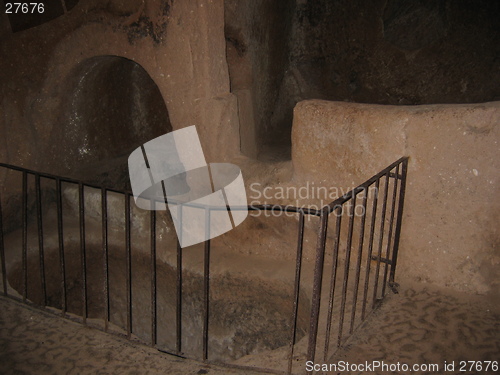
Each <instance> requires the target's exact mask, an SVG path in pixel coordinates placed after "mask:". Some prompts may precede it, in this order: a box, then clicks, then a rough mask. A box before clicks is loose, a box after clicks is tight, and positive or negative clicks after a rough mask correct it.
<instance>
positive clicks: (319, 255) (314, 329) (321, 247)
mask: <svg viewBox="0 0 500 375" xmlns="http://www.w3.org/2000/svg"><path fill="white" fill-rule="evenodd" d="M328 216H329V208H328V207H324V208H323V209H322V210H321V219H320V225H319V229H318V239H317V244H316V262H315V265H314V281H313V292H312V304H311V319H310V324H309V343H308V347H307V360H308V361H313V362H314V356H315V354H316V339H317V337H318V322H319V309H320V303H321V284H322V282H323V265H324V262H325V245H326V231H327V226H328ZM307 373H308V374H311V373H312V371H308V372H307Z"/></svg>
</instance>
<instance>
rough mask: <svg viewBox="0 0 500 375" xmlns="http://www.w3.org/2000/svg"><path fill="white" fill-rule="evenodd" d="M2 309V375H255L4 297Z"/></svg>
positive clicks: (0, 355)
mask: <svg viewBox="0 0 500 375" xmlns="http://www.w3.org/2000/svg"><path fill="white" fill-rule="evenodd" d="M0 306H1V307H0V373H1V374H130V375H132V374H242V373H245V374H254V372H252V371H248V370H245V371H243V372H242V371H238V370H232V369H226V368H221V367H216V366H210V367H209V366H207V365H204V364H202V363H198V362H194V361H188V360H182V359H179V358H176V357H173V356H168V355H165V354H163V353H160V352H158V351H157V350H155V349H152V348H149V347H147V346H145V345H141V344H135V343H133V342H129V341H127V340H126V339H124V338H120V337H118V336H113V335H110V334H106V333H104V332H101V331H99V330H97V329H93V328H89V327H85V326H83V325H80V324H78V323H75V322H72V321H69V320H66V319H62V318H59V317H57V316H54V315H52V314H48V313H44V312H42V311H40V310H35V309H32V308H31V307H29V306H25V305H22V304H20V303H17V302H16V301H12V300H10V299H6V298H4V297H0ZM255 374H257V373H255Z"/></svg>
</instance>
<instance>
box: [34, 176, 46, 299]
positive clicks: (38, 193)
mask: <svg viewBox="0 0 500 375" xmlns="http://www.w3.org/2000/svg"><path fill="white" fill-rule="evenodd" d="M35 192H36V219H37V228H38V254H39V256H40V286H41V290H42V305H43V306H44V307H45V306H47V284H46V282H45V254H44V250H43V218H42V192H41V187H40V175H39V174H36V175H35Z"/></svg>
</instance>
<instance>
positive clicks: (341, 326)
mask: <svg viewBox="0 0 500 375" xmlns="http://www.w3.org/2000/svg"><path fill="white" fill-rule="evenodd" d="M355 208H356V195H354V196H353V197H352V200H351V217H350V218H349V229H348V231H347V247H346V253H345V261H344V279H343V283H342V302H341V304H340V317H339V335H338V339H337V347H340V343H341V342H342V332H343V329H344V316H345V304H346V300H347V284H348V281H349V265H350V263H351V248H352V234H353V230H354V217H355Z"/></svg>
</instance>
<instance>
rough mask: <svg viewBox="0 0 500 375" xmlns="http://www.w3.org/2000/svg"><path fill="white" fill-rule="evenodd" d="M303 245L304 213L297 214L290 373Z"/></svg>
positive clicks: (289, 357)
mask: <svg viewBox="0 0 500 375" xmlns="http://www.w3.org/2000/svg"><path fill="white" fill-rule="evenodd" d="M303 244H304V211H302V210H301V211H300V212H299V228H298V231H297V257H296V260H295V281H294V290H293V312H292V324H291V326H292V332H291V337H290V349H289V353H288V370H287V373H288V374H291V373H292V361H293V347H294V345H295V338H296V334H297V313H298V309H299V292H300V273H301V270H302V247H303Z"/></svg>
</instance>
